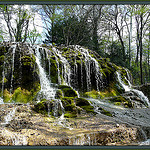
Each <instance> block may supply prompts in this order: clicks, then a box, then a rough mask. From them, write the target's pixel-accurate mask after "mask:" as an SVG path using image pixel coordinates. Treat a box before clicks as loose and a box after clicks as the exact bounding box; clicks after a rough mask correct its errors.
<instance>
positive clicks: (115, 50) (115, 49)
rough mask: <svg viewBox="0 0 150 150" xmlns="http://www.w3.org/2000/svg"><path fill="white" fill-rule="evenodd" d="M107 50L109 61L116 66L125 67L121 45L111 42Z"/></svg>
mask: <svg viewBox="0 0 150 150" xmlns="http://www.w3.org/2000/svg"><path fill="white" fill-rule="evenodd" d="M108 49H110V54H109V55H108V56H107V57H109V58H110V61H111V62H113V63H115V64H116V65H118V66H122V67H126V62H125V61H124V58H123V53H122V47H121V44H119V43H118V42H112V44H111V45H110V46H109V47H108Z"/></svg>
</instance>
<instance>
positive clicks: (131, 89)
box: [116, 71, 150, 107]
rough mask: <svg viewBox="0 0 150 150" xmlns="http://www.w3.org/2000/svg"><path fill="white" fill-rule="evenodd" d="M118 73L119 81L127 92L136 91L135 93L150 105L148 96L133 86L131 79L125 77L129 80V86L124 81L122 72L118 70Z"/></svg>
mask: <svg viewBox="0 0 150 150" xmlns="http://www.w3.org/2000/svg"><path fill="white" fill-rule="evenodd" d="M116 74H117V78H118V81H119V83H120V84H121V86H122V87H123V88H124V90H125V92H128V91H132V92H134V93H135V94H137V95H138V96H139V97H140V99H141V100H142V101H143V102H144V103H145V104H146V105H147V106H148V107H150V102H149V100H148V98H147V97H146V96H145V95H144V94H143V92H142V91H139V90H136V89H133V88H131V83H130V81H129V80H128V79H127V78H125V79H126V80H127V82H128V83H129V86H128V85H126V84H125V83H124V82H123V81H122V79H121V74H120V73H119V72H118V71H116Z"/></svg>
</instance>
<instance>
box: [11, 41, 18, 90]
mask: <svg viewBox="0 0 150 150" xmlns="http://www.w3.org/2000/svg"><path fill="white" fill-rule="evenodd" d="M16 46H17V45H16V44H15V45H12V46H11V49H12V75H11V84H10V93H11V92H12V90H13V77H14V62H15V51H16Z"/></svg>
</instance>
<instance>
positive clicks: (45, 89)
mask: <svg viewBox="0 0 150 150" xmlns="http://www.w3.org/2000/svg"><path fill="white" fill-rule="evenodd" d="M39 48H40V47H38V46H37V48H36V55H35V57H36V63H37V66H38V69H39V76H40V85H41V90H40V92H41V93H42V94H43V96H44V98H46V99H52V98H54V97H55V93H56V89H54V88H53V87H51V83H50V81H49V79H48V78H47V76H46V73H45V70H44V68H43V67H42V66H41V55H40V52H39Z"/></svg>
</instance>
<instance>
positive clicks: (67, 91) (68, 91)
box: [58, 85, 78, 97]
mask: <svg viewBox="0 0 150 150" xmlns="http://www.w3.org/2000/svg"><path fill="white" fill-rule="evenodd" d="M58 88H59V89H61V90H62V92H63V94H64V96H65V97H77V96H78V94H77V92H76V91H75V90H73V89H72V88H71V87H69V86H66V85H59V86H58Z"/></svg>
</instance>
